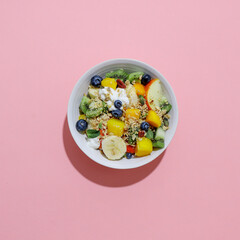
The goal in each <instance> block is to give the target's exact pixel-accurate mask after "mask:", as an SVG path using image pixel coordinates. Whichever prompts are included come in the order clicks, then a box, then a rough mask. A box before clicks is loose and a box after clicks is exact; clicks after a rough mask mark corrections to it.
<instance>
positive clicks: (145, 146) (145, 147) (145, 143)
mask: <svg viewBox="0 0 240 240" xmlns="http://www.w3.org/2000/svg"><path fill="white" fill-rule="evenodd" d="M152 150H153V146H152V141H151V140H150V139H148V138H146V137H143V138H138V140H137V145H136V149H135V155H136V156H138V157H142V156H146V155H149V154H150V153H151V152H152Z"/></svg>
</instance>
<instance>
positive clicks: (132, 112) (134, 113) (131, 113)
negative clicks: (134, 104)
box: [126, 108, 141, 119]
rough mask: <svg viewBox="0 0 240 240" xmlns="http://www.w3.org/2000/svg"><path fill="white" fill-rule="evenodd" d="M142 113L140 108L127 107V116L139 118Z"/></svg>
mask: <svg viewBox="0 0 240 240" xmlns="http://www.w3.org/2000/svg"><path fill="white" fill-rule="evenodd" d="M140 115H141V111H140V110H139V109H130V108H129V109H127V110H126V118H135V119H139V118H140Z"/></svg>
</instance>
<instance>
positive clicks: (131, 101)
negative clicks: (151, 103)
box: [126, 84, 139, 107]
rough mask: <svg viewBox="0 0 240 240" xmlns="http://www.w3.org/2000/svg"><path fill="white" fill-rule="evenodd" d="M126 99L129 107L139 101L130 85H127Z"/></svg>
mask: <svg viewBox="0 0 240 240" xmlns="http://www.w3.org/2000/svg"><path fill="white" fill-rule="evenodd" d="M126 93H127V97H128V98H129V106H130V107H131V106H132V105H134V104H137V103H138V101H139V99H138V95H137V93H136V89H135V87H134V86H133V85H132V84H129V85H128V86H127V88H126Z"/></svg>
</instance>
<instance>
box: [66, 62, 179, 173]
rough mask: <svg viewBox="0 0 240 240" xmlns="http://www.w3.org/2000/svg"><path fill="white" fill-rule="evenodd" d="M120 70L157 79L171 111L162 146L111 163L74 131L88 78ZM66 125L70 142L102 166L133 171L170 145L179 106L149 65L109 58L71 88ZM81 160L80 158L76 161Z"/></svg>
mask: <svg viewBox="0 0 240 240" xmlns="http://www.w3.org/2000/svg"><path fill="white" fill-rule="evenodd" d="M119 68H123V69H124V70H127V71H128V72H136V71H142V72H144V73H148V74H150V75H151V76H152V77H153V78H158V79H160V80H161V83H162V86H163V89H164V91H165V96H166V97H167V99H168V101H169V102H170V103H171V104H172V110H171V111H170V113H169V114H170V115H171V118H170V121H169V126H170V128H169V130H167V131H166V137H165V147H164V148H163V149H160V150H156V151H153V152H152V153H151V155H149V156H145V157H138V158H137V157H136V158H132V159H130V160H129V159H126V158H123V159H121V160H119V161H111V160H108V159H107V158H106V157H104V156H103V155H102V154H101V152H100V151H99V150H95V149H93V148H91V147H89V146H88V145H87V144H86V140H85V135H83V134H80V133H79V132H78V131H77V130H76V128H75V124H76V122H77V120H78V117H79V105H80V102H81V99H82V96H83V94H84V93H87V90H88V86H89V83H90V79H91V77H92V76H94V75H96V74H97V75H100V76H105V73H107V72H110V71H113V70H117V69H119ZM67 118H68V125H69V128H70V132H71V134H72V136H73V139H74V140H75V142H76V143H77V145H78V147H79V148H80V149H81V150H82V151H83V152H84V153H85V154H86V155H87V156H88V157H89V158H91V159H92V160H94V161H95V162H97V163H99V164H101V165H104V166H106V167H110V168H117V169H129V168H136V167H140V166H142V165H145V164H147V163H149V162H151V161H153V160H154V159H155V158H157V157H158V156H159V155H160V154H161V153H162V152H163V151H164V150H165V149H166V148H167V146H168V145H169V143H170V142H171V140H172V138H173V136H174V134H175V131H176V128H177V123H178V106H177V100H176V97H175V95H174V92H173V90H172V87H171V86H170V84H169V83H168V81H167V80H166V79H165V78H164V77H163V75H162V74H161V73H160V72H158V71H157V70H156V69H154V68H153V67H151V66H149V65H148V64H146V63H143V62H140V61H137V60H133V59H111V60H108V61H105V62H102V63H100V64H97V65H96V66H94V67H92V68H91V69H89V70H88V71H87V72H86V73H85V74H84V75H83V76H82V77H81V78H80V79H79V80H78V82H77V83H76V85H75V87H74V88H73V91H72V94H71V96H70V99H69V103H68V113H67ZM79 161H81V159H79Z"/></svg>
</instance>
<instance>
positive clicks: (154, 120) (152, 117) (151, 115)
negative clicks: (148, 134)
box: [146, 110, 162, 128]
mask: <svg viewBox="0 0 240 240" xmlns="http://www.w3.org/2000/svg"><path fill="white" fill-rule="evenodd" d="M146 122H148V123H149V124H150V125H151V126H153V127H156V128H158V127H160V126H161V124H162V122H161V119H160V117H159V116H158V115H157V113H156V112H154V111H153V110H149V111H148V115H147V118H146Z"/></svg>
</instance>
